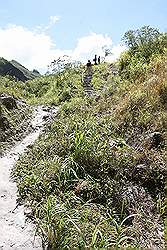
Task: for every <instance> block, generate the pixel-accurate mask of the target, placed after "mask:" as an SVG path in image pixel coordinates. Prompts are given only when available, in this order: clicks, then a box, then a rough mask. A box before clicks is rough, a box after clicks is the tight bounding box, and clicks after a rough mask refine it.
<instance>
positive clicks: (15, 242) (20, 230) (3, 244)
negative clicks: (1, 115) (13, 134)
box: [0, 106, 58, 250]
mask: <svg viewBox="0 0 167 250" xmlns="http://www.w3.org/2000/svg"><path fill="white" fill-rule="evenodd" d="M57 110H58V109H57ZM57 110H54V111H53V110H49V109H48V110H47V109H46V108H43V107H41V106H40V107H38V108H36V110H35V111H34V118H33V119H32V121H31V127H32V128H33V132H32V133H30V134H29V135H27V136H26V137H25V138H24V139H23V140H22V141H21V142H20V143H18V145H16V146H15V147H13V148H12V149H11V151H10V152H9V153H7V154H6V155H5V156H4V157H2V158H0V249H3V250H10V249H12V250H15V249H17V250H22V249H23V250H30V249H39V250H40V249H43V248H42V243H41V240H40V239H39V238H38V237H35V240H34V235H35V229H34V226H33V225H32V224H31V223H28V222H27V221H26V220H25V215H24V206H17V198H18V197H17V187H16V183H14V182H13V181H12V180H11V177H10V175H11V169H12V168H13V166H14V165H15V163H16V161H17V160H18V158H19V156H20V155H21V154H23V153H24V151H25V149H26V148H27V147H28V146H29V145H31V144H32V143H34V141H35V140H36V139H37V138H38V136H39V134H40V133H41V131H42V129H43V126H44V124H45V123H46V121H47V120H48V119H50V118H51V117H52V116H53V115H54V113H55V112H56V111H57Z"/></svg>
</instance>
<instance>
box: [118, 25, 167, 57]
mask: <svg viewBox="0 0 167 250" xmlns="http://www.w3.org/2000/svg"><path fill="white" fill-rule="evenodd" d="M161 36H162V33H160V32H159V30H158V29H155V28H152V27H150V26H143V27H142V28H140V29H137V30H129V31H127V32H126V33H125V35H124V37H123V42H124V43H125V45H126V46H127V47H128V48H129V52H130V54H132V55H135V54H136V55H137V56H138V57H143V58H144V59H145V61H147V62H148V61H149V59H150V57H151V56H152V55H153V54H157V53H162V52H163V46H161V45H162V44H161Z"/></svg>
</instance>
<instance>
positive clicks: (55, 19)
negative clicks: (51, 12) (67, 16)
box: [49, 16, 60, 25]
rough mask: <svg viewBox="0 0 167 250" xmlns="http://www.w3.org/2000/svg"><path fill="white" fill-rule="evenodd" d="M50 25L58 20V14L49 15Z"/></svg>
mask: <svg viewBox="0 0 167 250" xmlns="http://www.w3.org/2000/svg"><path fill="white" fill-rule="evenodd" d="M49 19H50V23H49V24H50V25H53V24H55V23H56V22H57V21H59V20H60V17H58V16H50V18H49Z"/></svg>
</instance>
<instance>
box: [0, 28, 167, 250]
mask: <svg viewBox="0 0 167 250" xmlns="http://www.w3.org/2000/svg"><path fill="white" fill-rule="evenodd" d="M166 37H167V36H166V34H162V33H160V32H159V31H158V30H156V29H152V28H150V27H143V28H141V29H139V30H136V31H129V32H127V33H126V34H125V36H124V41H125V43H126V44H127V46H128V48H127V50H126V51H125V52H124V53H123V54H122V55H121V57H120V58H119V60H118V61H117V62H116V63H115V65H113V64H108V63H102V64H100V65H94V66H93V78H92V82H91V83H92V85H93V89H94V92H93V94H92V95H91V96H87V95H85V94H84V87H83V84H82V82H81V79H83V76H84V74H86V73H85V69H84V67H83V66H72V65H71V66H70V67H69V65H68V66H65V68H64V70H63V71H60V72H57V73H56V74H52V75H49V76H43V77H40V78H36V79H34V80H32V81H28V82H26V83H25V84H22V83H20V82H13V83H11V84H9V82H8V81H7V80H6V78H5V80H4V81H3V80H2V84H1V90H3V92H4V91H5V90H6V92H7V93H8V94H11V93H12V94H16V96H19V97H21V98H24V99H26V100H27V101H28V102H29V103H33V104H40V103H45V104H47V105H60V110H59V113H58V115H57V117H56V119H55V120H54V121H53V123H52V124H50V125H48V127H47V128H46V130H45V133H43V134H42V135H41V136H40V138H39V139H38V141H36V143H35V144H34V145H33V147H31V148H30V149H29V150H28V151H27V153H26V154H25V155H24V156H23V157H21V158H20V160H19V161H18V163H17V165H16V168H15V170H14V172H13V176H14V178H15V179H16V181H17V185H18V189H19V194H20V196H21V198H22V199H23V200H24V201H25V203H26V205H27V206H28V207H31V209H32V212H31V214H29V216H30V217H31V218H32V220H33V221H34V222H35V223H36V225H37V232H38V233H39V234H40V235H41V236H42V238H43V242H44V243H45V244H46V245H48V248H49V249H119V248H120V249H121V248H122V249H123V248H126V249H141V248H147V249H154V248H155V249H158V248H162V249H165V245H164V235H163V232H164V231H165V230H166V227H165V218H166V200H165V190H166V188H165V182H166V162H167V154H166V149H167V148H166V138H167V130H166V129H167V39H166ZM114 67H116V68H117V71H118V73H117V74H115V72H114V71H113V68H114ZM5 81H7V83H5ZM12 84H13V85H12ZM11 86H15V88H14V89H15V90H14V89H13V88H11ZM12 91H15V93H14V92H12ZM164 228H165V230H164Z"/></svg>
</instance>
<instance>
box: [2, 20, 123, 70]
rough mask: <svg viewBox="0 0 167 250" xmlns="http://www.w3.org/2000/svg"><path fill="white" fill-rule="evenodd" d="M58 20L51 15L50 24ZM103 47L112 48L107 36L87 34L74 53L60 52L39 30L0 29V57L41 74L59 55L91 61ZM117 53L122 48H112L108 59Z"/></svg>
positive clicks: (14, 26) (79, 40)
mask: <svg viewBox="0 0 167 250" xmlns="http://www.w3.org/2000/svg"><path fill="white" fill-rule="evenodd" d="M58 20H59V18H58V17H57V16H51V17H50V24H51V23H52V24H53V23H55V22H57V21H58ZM104 46H106V47H107V48H111V46H112V40H111V38H110V37H109V36H108V35H103V34H96V33H91V34H90V35H88V36H85V37H82V38H79V39H78V41H77V45H76V47H75V49H74V50H60V49H58V48H56V45H55V44H54V43H53V41H52V39H51V37H50V36H49V35H47V34H45V33H43V32H42V31H35V30H33V31H32V30H28V29H26V28H25V27H23V26H16V25H10V26H7V27H6V28H0V57H4V58H6V59H7V60H12V59H15V60H17V61H18V62H20V63H21V64H23V65H24V66H25V67H28V68H29V69H33V68H36V69H38V70H40V71H41V72H45V71H46V70H47V65H48V64H50V62H51V61H53V60H54V59H56V58H58V57H59V56H63V55H69V56H71V58H72V59H75V60H81V61H83V62H85V61H87V60H88V59H92V58H93V57H94V55H95V54H97V55H100V56H103V55H104V50H103V49H102V48H103V47H104ZM120 51H122V47H120V46H114V47H113V48H112V52H113V55H112V56H111V57H112V58H111V59H112V60H113V59H115V58H116V57H117V56H118V55H119V54H120Z"/></svg>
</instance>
